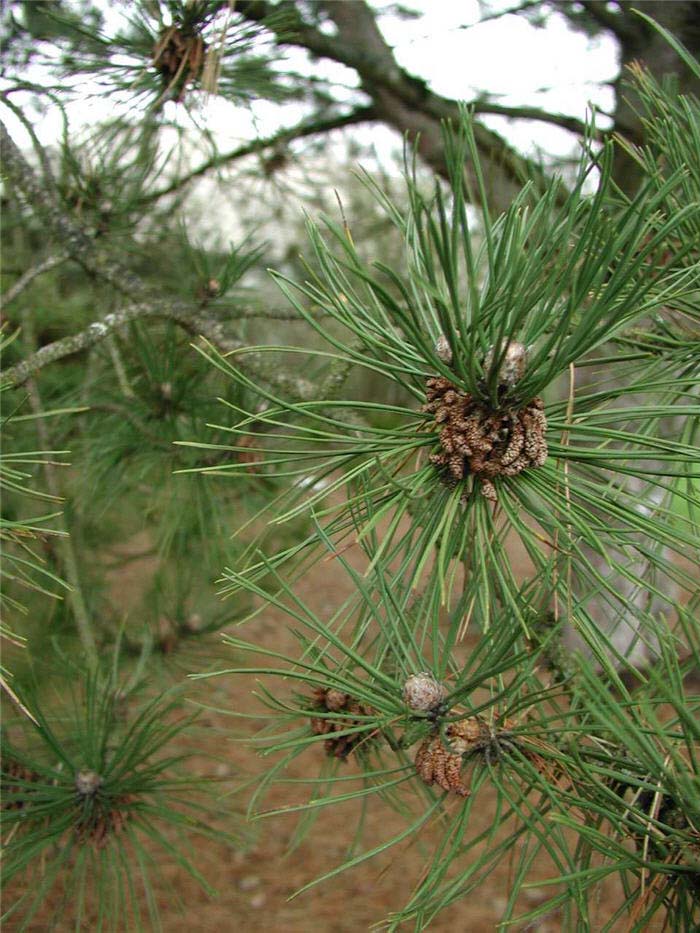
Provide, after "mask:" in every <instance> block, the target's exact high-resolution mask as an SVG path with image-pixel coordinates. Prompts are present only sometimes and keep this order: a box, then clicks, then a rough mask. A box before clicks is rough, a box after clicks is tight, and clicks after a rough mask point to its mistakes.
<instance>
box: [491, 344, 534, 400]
mask: <svg viewBox="0 0 700 933" xmlns="http://www.w3.org/2000/svg"><path fill="white" fill-rule="evenodd" d="M500 353H501V351H500V350H499V351H498V354H497V351H496V347H491V349H490V350H489V351H488V353H487V354H486V356H485V357H484V372H485V373H488V371H489V370H490V369H491V367H492V366H493V361H494V357H495V356H496V355H499V356H500ZM526 367H527V348H526V347H525V346H524V345H523V344H522V343H518V342H517V341H512V342H511V343H509V344H508V346H507V348H506V351H505V353H504V354H503V359H502V360H501V365H500V367H499V369H498V384H499V385H505V386H508V387H509V388H511V389H512V388H513V386H514V385H515V384H516V382H519V381H520V380H521V379H522V378H523V376H524V375H525V369H526Z"/></svg>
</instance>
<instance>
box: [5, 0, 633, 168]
mask: <svg viewBox="0 0 700 933" xmlns="http://www.w3.org/2000/svg"><path fill="white" fill-rule="evenodd" d="M342 2H348V0H342ZM409 5H410V7H411V8H412V9H415V10H418V11H420V12H421V13H422V15H421V18H420V19H416V20H401V19H399V18H397V17H396V16H393V15H385V16H383V17H381V20H380V25H381V28H382V31H383V33H384V35H385V37H386V39H387V41H388V42H389V44H390V45H392V46H393V48H394V50H395V54H396V57H397V59H398V61H399V63H400V64H401V65H403V66H404V67H405V68H406V69H408V70H409V71H410V72H412V73H414V74H415V75H416V76H417V77H420V78H423V79H425V80H427V81H428V83H429V85H430V87H431V88H432V89H433V90H434V91H435V92H437V93H439V94H445V95H448V96H450V97H453V98H457V99H465V100H470V99H473V98H474V96H475V95H476V94H477V93H478V92H479V91H488V92H489V94H490V95H493V98H494V100H495V101H497V102H498V103H500V104H508V105H519V104H528V105H536V106H539V107H542V108H543V109H548V110H552V111H558V112H561V113H565V114H570V115H574V116H578V117H581V118H583V117H584V116H585V114H586V112H587V110H588V107H589V104H591V103H593V104H594V105H595V106H596V107H599V108H602V109H603V110H604V111H605V110H608V111H609V110H611V109H612V106H613V102H614V98H613V94H612V89H611V88H609V87H602V88H601V87H600V86H598V82H601V81H611V80H612V79H613V78H614V77H615V75H616V73H617V62H616V46H615V43H614V41H613V40H612V39H611V38H609V37H606V36H602V37H600V38H597V39H595V40H590V39H588V38H587V37H586V36H585V35H583V34H581V33H575V32H572V31H571V30H570V29H568V28H567V26H566V21H565V19H564V17H563V16H561V15H560V14H554V15H553V16H551V17H550V18H549V21H548V24H547V28H546V29H536V28H534V27H533V26H531V25H530V24H529V23H528V22H527V21H526V20H525V19H523V18H522V17H517V16H505V17H501V18H499V19H496V20H493V21H491V22H487V23H484V24H483V25H476V26H473V28H470V29H464V28H460V27H462V26H464V25H465V24H470V23H477V21H478V19H479V14H480V9H479V4H478V2H477V0H412V2H410V4H409ZM510 5H511V3H510V2H506V3H504V2H503V0H499V3H498V6H500V8H502V9H506V8H507V7H508V6H510ZM494 6H496V5H495V4H494ZM128 7H129V4H125V8H126V9H127V10H128ZM118 18H119V13H118V12H117V11H115V10H114V9H112V10H110V11H109V13H108V27H109V28H112V27H113V26H114V25H116V23H117V22H118ZM287 58H288V60H289V62H290V63H291V64H292V65H293V66H296V67H298V68H299V69H300V70H301V69H302V68H303V67H304V63H305V61H306V59H305V53H303V52H302V51H300V50H293V49H292V50H290V51H289V54H288V56H287ZM307 67H308V66H307ZM314 70H315V72H316V74H319V75H324V76H328V77H330V78H331V79H333V80H335V81H338V82H339V84H346V85H347V84H348V83H349V82H350V80H351V78H352V77H353V75H352V73H351V72H350V71H349V70H348V69H345V68H343V67H341V66H338V65H335V64H334V63H332V62H324V61H321V62H317V63H315V65H314ZM343 90H344V89H343V88H338V91H339V94H340V95H342V94H343ZM345 94H346V95H347V97H348V98H350V97H351V96H352V91H351V89H350V88H348V89H347V90H346V91H345ZM109 106H110V105H108V104H106V103H105V101H104V100H102V99H100V100H97V99H93V100H89V99H83V100H81V101H76V102H75V103H74V104H72V105H71V107H70V109H69V118H70V121H71V124H72V126H73V127H74V128H76V129H77V128H78V127H80V126H81V125H82V126H90V125H92V124H94V123H95V122H96V121H98V120H100V119H103V118H104V117H105V116H107V115H108V110H109ZM168 106H169V107H172V108H173V111H174V110H175V108H176V107H177V105H174V104H173V105H168ZM179 109H180V113H179V114H178V117H180V116H181V111H182V108H179ZM283 113H284V116H283V117H282V119H283V120H284V122H285V123H289V124H292V123H295V122H296V121H298V120H299V119H300V118H301V117H302V116H303V115H304V110H303V108H302V107H301V106H300V105H298V104H291V105H286V106H285V108H284V111H283ZM280 118H281V110H280V108H279V107H278V106H276V105H273V104H270V103H269V102H266V101H259V102H256V103H255V104H254V105H253V107H252V108H251V110H250V111H247V110H245V109H243V108H240V107H233V106H232V105H231V104H229V103H227V102H224V101H222V100H221V99H216V98H214V99H211V100H210V101H209V103H208V104H206V105H205V106H203V107H202V108H201V110H200V111H199V113H198V114H197V122H198V124H199V125H200V126H204V127H206V128H207V129H208V130H210V131H211V132H212V133H213V134H214V135H215V137H216V139H217V142H218V143H219V145H220V146H221V147H222V148H224V149H225V148H229V147H231V146H235V145H237V144H238V143H240V142H241V141H244V140H247V139H250V138H251V136H252V135H254V134H255V133H256V132H257V133H260V134H263V135H266V134H268V133H272V132H274V131H275V130H276V129H277V128H279V126H280ZM483 119H484V121H485V122H486V123H488V124H489V125H491V126H492V127H493V128H494V129H497V130H498V131H499V132H501V133H502V134H503V135H504V136H506V137H507V138H508V139H509V140H510V141H511V142H512V143H513V144H514V145H516V146H517V147H518V148H519V149H521V150H522V151H524V152H527V153H528V154H532V153H535V152H537V151H538V149H541V150H542V151H543V152H545V153H549V154H551V155H553V156H563V155H567V154H569V153H571V151H572V148H573V145H574V143H573V139H572V136H571V135H570V134H568V133H566V132H565V131H563V130H561V129H559V128H557V127H552V126H548V125H546V124H542V123H537V122H532V121H528V122H522V121H519V122H518V123H514V122H513V121H510V120H507V119H505V118H502V117H486V118H483ZM600 122H601V125H604V123H605V121H604V119H603V118H601V120H600ZM8 123H10V124H11V125H12V130H15V129H18V126H17V124H16V123H14V121H12V120H11V119H8ZM37 130H38V134H39V137H40V138H41V139H42V141H43V142H46V143H50V142H52V141H53V140H55V139H57V138H58V136H59V134H60V132H61V120H60V116H59V115H58V113H56V112H54V113H48V114H46V116H44V117H43V119H42V120H41V122H40V124H39V125H38V127H37ZM353 132H355V133H356V135H357V136H358V138H359V139H360V140H361V141H363V142H366V141H368V140H371V141H372V142H373V143H374V145H375V146H376V147H377V148H378V150H379V152H380V155H381V152H382V150H384V149H386V150H387V151H389V150H391V149H396V148H397V146H398V145H399V140H398V138H397V136H396V134H392V133H391V131H389V130H385V129H384V128H381V127H373V128H372V129H369V128H363V129H362V128H358V129H357V130H354V131H353Z"/></svg>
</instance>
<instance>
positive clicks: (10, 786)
mask: <svg viewBox="0 0 700 933" xmlns="http://www.w3.org/2000/svg"><path fill="white" fill-rule="evenodd" d="M2 770H3V775H2V786H1V787H0V790H1V791H2V803H1V804H0V809H2V810H21V809H22V807H24V805H25V804H26V803H27V802H28V801H27V800H26V799H23V797H24V795H25V794H30V793H31V788H29V787H27V784H34V783H36V782H37V781H41V780H42V778H41V775H40V774H37V773H36V771H31V770H30V769H29V768H25V767H24V765H22V764H20V763H19V762H18V761H16V760H15V759H13V758H11V759H8V760H5V761H3V763H2ZM15 782H18V783H15ZM8 796H9V797H10V799H9V800H8V799H7V797H8Z"/></svg>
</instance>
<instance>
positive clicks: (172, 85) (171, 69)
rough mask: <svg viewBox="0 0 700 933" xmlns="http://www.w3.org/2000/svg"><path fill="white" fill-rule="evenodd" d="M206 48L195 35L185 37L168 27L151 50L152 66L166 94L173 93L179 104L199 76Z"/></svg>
mask: <svg viewBox="0 0 700 933" xmlns="http://www.w3.org/2000/svg"><path fill="white" fill-rule="evenodd" d="M206 51H207V47H206V43H205V42H204V39H202V37H201V36H198V35H186V34H185V33H183V31H182V30H181V29H179V28H178V27H177V26H169V27H168V28H167V29H164V30H163V32H162V33H161V34H160V36H159V38H158V41H157V42H156V44H155V45H154V47H153V65H154V67H155V68H156V70H157V71H158V72H160V74H161V76H162V78H163V84H164V86H165V90H166V91H167V90H171V89H172V91H173V97H174V99H175V100H176V101H177V102H178V103H180V102H181V101H182V99H183V97H184V96H185V91H186V90H187V85H188V84H191V83H192V82H194V81H196V80H197V78H199V77H200V76H201V73H202V69H203V67H204V58H205V55H206Z"/></svg>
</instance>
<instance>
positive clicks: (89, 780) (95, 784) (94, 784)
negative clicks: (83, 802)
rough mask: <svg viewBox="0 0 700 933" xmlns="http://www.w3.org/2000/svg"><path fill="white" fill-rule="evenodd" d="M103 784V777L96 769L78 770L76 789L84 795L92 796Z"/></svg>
mask: <svg viewBox="0 0 700 933" xmlns="http://www.w3.org/2000/svg"><path fill="white" fill-rule="evenodd" d="M101 786H102V778H101V777H100V775H99V774H98V773H97V772H96V771H78V773H77V774H76V776H75V789H76V790H77V791H78V793H79V794H80V795H81V796H82V797H92V796H93V795H94V794H96V793H97V791H98V790H99V789H100V787H101Z"/></svg>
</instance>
